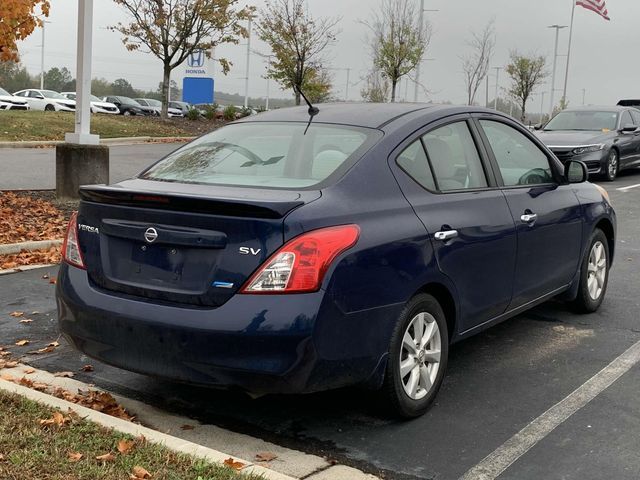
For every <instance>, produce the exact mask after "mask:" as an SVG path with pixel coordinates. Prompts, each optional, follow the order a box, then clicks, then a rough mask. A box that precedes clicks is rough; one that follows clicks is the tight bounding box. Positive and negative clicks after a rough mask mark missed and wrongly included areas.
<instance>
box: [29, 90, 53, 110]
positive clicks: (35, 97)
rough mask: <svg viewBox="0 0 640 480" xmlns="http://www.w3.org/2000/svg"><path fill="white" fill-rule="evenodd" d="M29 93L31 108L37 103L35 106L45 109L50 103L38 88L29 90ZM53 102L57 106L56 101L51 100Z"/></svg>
mask: <svg viewBox="0 0 640 480" xmlns="http://www.w3.org/2000/svg"><path fill="white" fill-rule="evenodd" d="M28 95H29V103H31V105H32V107H31V108H34V107H33V105H35V108H36V109H37V110H44V109H45V108H46V106H47V104H48V103H49V102H48V101H47V99H45V98H44V96H43V95H42V94H41V93H40V92H38V91H37V90H29V93H28ZM51 104H52V105H54V108H55V102H51Z"/></svg>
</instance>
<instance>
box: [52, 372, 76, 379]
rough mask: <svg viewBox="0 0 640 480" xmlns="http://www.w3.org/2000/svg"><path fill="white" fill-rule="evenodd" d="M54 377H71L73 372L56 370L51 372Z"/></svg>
mask: <svg viewBox="0 0 640 480" xmlns="http://www.w3.org/2000/svg"><path fill="white" fill-rule="evenodd" d="M53 376H54V377H62V378H71V377H73V372H56V373H54V374H53Z"/></svg>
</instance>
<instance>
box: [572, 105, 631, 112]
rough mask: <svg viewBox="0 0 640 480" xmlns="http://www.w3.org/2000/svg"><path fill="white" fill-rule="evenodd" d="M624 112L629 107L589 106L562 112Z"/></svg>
mask: <svg viewBox="0 0 640 480" xmlns="http://www.w3.org/2000/svg"><path fill="white" fill-rule="evenodd" d="M624 110H629V107H625V106H618V105H614V106H612V105H589V106H583V107H572V108H567V109H565V110H563V111H565V112H622V111H624Z"/></svg>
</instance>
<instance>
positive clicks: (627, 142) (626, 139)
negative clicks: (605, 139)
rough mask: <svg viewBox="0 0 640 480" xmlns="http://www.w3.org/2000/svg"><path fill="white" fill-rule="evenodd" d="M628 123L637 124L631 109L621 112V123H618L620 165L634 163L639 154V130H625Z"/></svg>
mask: <svg viewBox="0 0 640 480" xmlns="http://www.w3.org/2000/svg"><path fill="white" fill-rule="evenodd" d="M628 125H635V122H634V121H633V118H632V117H631V113H630V112H629V110H625V111H623V112H622V113H621V114H620V123H619V124H618V139H617V142H616V146H617V147H618V150H619V151H620V167H621V168H623V167H627V166H629V164H631V163H633V162H634V161H635V160H636V158H637V156H638V143H639V141H640V136H639V134H638V132H623V131H622V128H623V127H626V126H628Z"/></svg>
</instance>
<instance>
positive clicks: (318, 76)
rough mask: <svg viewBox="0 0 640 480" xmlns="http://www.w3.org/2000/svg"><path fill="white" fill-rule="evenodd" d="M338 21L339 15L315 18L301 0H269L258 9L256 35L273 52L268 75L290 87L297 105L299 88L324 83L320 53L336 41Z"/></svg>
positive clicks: (320, 87)
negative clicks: (263, 6) (316, 82)
mask: <svg viewBox="0 0 640 480" xmlns="http://www.w3.org/2000/svg"><path fill="white" fill-rule="evenodd" d="M339 21H340V18H338V17H331V18H323V19H319V20H316V19H314V18H313V17H312V16H311V14H310V13H309V11H308V9H307V8H306V2H305V1H304V0H272V1H268V2H267V5H266V7H265V8H264V9H262V10H261V11H260V18H259V21H258V25H257V31H258V35H259V36H260V39H261V40H262V41H264V42H265V43H267V44H268V45H269V47H271V51H272V52H273V60H272V61H271V63H270V64H269V68H268V70H267V76H268V77H269V78H272V79H274V80H276V81H277V82H279V83H280V85H282V87H283V89H292V90H293V93H294V95H295V99H296V105H300V92H299V90H300V89H303V90H304V89H305V88H307V89H309V88H310V87H311V89H320V90H322V85H326V84H327V81H326V80H327V79H326V75H324V74H322V72H323V70H324V68H323V66H322V64H323V60H324V59H323V58H322V54H323V52H324V51H325V49H326V48H327V47H328V46H329V45H331V44H332V43H333V42H334V41H335V39H336V35H337V33H338V31H337V29H336V26H337V24H338V22H339ZM314 80H317V81H318V82H319V83H318V84H314V83H313V81H314Z"/></svg>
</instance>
